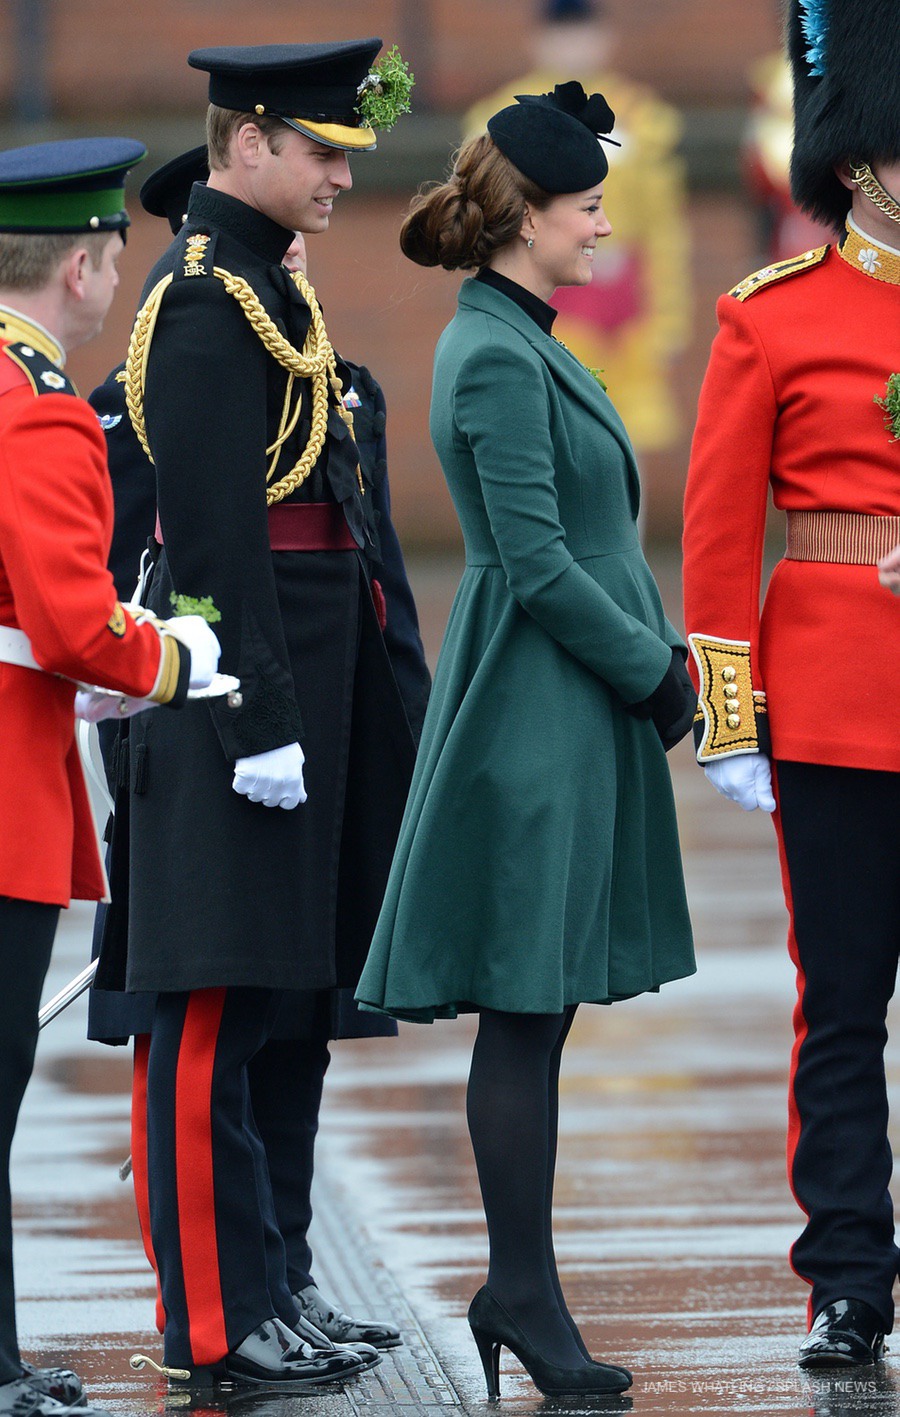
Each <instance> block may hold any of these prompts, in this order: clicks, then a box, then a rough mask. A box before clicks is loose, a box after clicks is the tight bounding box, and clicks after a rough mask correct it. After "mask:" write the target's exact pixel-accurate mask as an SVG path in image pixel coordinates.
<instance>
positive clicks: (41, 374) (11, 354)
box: [3, 344, 78, 396]
mask: <svg viewBox="0 0 900 1417" xmlns="http://www.w3.org/2000/svg"><path fill="white" fill-rule="evenodd" d="M3 352H4V354H5V355H6V356H7V358H8V359H11V360H12V362H13V364H15V365H17V366H18V368H19V369H21V370H22V373H23V374H24V375H25V376H26V378H27V379H28V382H29V384H30V385H31V387H32V389H33V390H34V392H35V393H36V394H75V395H76V396H77V394H78V390H77V389H76V387H75V385H74V384H73V383H72V381H71V379H67V378H66V376H65V374H63V373H62V372H61V371H60V370H59V369H57V367H56V365H55V364H54V363H53V361H52V359H48V358H47V356H46V355H45V354H41V353H40V351H39V350H37V349H35V348H34V346H33V345H30V344H7V345H4V347H3Z"/></svg>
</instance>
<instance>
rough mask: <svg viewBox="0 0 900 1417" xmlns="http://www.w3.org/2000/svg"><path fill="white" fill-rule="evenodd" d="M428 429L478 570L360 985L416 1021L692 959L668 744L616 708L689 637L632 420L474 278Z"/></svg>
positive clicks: (635, 979)
mask: <svg viewBox="0 0 900 1417" xmlns="http://www.w3.org/2000/svg"><path fill="white" fill-rule="evenodd" d="M431 435H432V438H433V440H434V445H435V448H436V449H437V453H438V456H439V458H440V461H441V466H442V468H443V471H444V475H445V476H446V479H447V483H448V486H449V488H450V492H451V495H452V497H453V501H454V504H455V507H456V511H457V514H458V516H459V520H460V524H461V526H462V530H463V535H464V538H465V545H466V566H465V572H464V574H463V578H462V581H461V583H460V586H459V590H458V592H457V594H456V598H455V600H454V603H453V608H452V610H451V612H450V619H449V621H448V624H447V630H446V634H445V637H444V643H443V646H442V648H441V653H440V658H439V660H438V665H437V670H436V673H435V679H434V687H433V690H432V695H431V701H430V704H429V707H428V713H427V716H426V719H425V727H424V731H423V734H422V741H421V745H420V748H419V756H418V760H417V766H416V770H415V775H414V777H413V782H412V787H411V789H410V796H409V801H408V804H407V808H406V814H405V817H404V820H403V825H402V827H401V830H400V838H399V842H398V845H397V850H396V854H395V856H394V862H393V867H392V869H391V874H390V879H389V882H388V887H387V894H386V896H385V901H384V906H383V909H382V911H381V915H380V918H379V921H378V926H377V929H376V932H375V936H374V939H373V942H372V947H371V950H370V952H369V957H368V960H367V962H366V966H365V969H364V971H363V974H362V978H361V980H360V984H359V989H358V991H357V998H358V999H359V1000H360V1001H361V1002H362V1003H363V1004H364V1005H367V1006H370V1007H374V1008H377V1009H380V1010H384V1011H385V1012H387V1013H391V1014H393V1015H395V1017H397V1018H404V1019H412V1020H415V1021H418V1022H423V1023H425V1022H431V1021H432V1020H433V1019H434V1018H447V1017H451V1018H452V1017H455V1015H456V1014H457V1012H459V1011H461V1010H466V1009H472V1008H478V1007H486V1008H491V1009H502V1010H506V1011H509V1012H516V1013H518V1012H522V1013H560V1012H562V1010H563V1009H564V1008H565V1007H566V1005H568V1004H572V1003H578V1002H587V1001H593V1002H595V1003H609V1002H611V1001H613V1000H615V999H621V998H627V997H630V996H632V995H635V994H639V993H643V992H644V991H645V990H648V989H655V988H657V987H658V986H659V985H660V984H662V983H664V982H665V981H666V980H670V979H678V978H682V977H684V976H685V975H688V974H692V973H693V972H694V968H695V965H694V955H693V945H692V939H691V928H690V921H689V918H688V912H687V904H686V900H685V892H684V881H683V877H682V870H681V857H680V852H679V846H678V832H677V826H676V820H675V808H674V803H673V798H672V787H671V780H670V777H669V771H668V766H667V763H666V758H665V753H664V751H663V748H662V745H661V743H660V741H659V738H658V736H657V733H656V730H655V728H654V727H653V724H652V722H650V721H649V720H641V719H637V718H635V717H633V716H632V715H631V714H629V713H628V712H627V711H626V708H625V705H626V704H628V703H636V702H637V701H639V700H641V699H644V698H646V697H648V696H649V695H650V694H651V693H652V691H653V690H654V689H655V688H656V687H657V685H658V684H659V682H660V680H661V679H662V677H663V674H664V673H665V671H666V669H667V667H668V665H669V662H670V660H671V649H672V646H675V645H681V644H682V641H681V639H680V638H679V636H678V634H677V632H676V631H675V630H674V629H673V627H672V626H671V625H670V624H669V623H668V621H667V620H666V618H665V615H664V614H663V609H662V604H661V602H660V597H659V592H658V590H657V587H656V584H655V582H654V580H653V577H652V575H651V573H650V570H649V567H648V566H647V563H646V561H645V560H644V556H643V553H642V551H641V547H640V543H639V540H638V532H637V525H636V517H637V513H638V506H639V500H640V489H639V483H638V473H637V467H636V464H635V460H634V453H633V452H632V449H631V445H630V443H629V441H628V435H627V433H626V432H625V428H624V426H623V424H622V422H621V420H620V418H619V416H618V414H617V413H616V411H615V409H614V408H613V405H612V403H611V402H610V400H609V398H608V397H607V395H606V393H605V392H604V391H603V389H602V388H601V387H600V385H599V384H598V382H597V381H596V379H594V378H593V376H592V375H591V374H590V373H589V372H588V370H587V369H585V367H584V366H583V365H582V364H581V363H580V362H579V361H578V360H577V359H576V358H575V357H574V356H573V355H572V354H570V353H569V351H568V350H567V349H566V348H565V347H564V346H563V345H561V344H560V343H559V341H558V340H555V339H554V338H553V336H552V335H548V334H545V333H544V332H543V331H542V330H541V329H540V328H539V327H538V325H537V324H536V323H535V322H534V321H533V320H532V319H530V317H529V316H528V315H527V314H526V313H525V312H524V311H523V310H522V309H520V308H519V306H518V305H516V303H515V302H514V301H512V300H511V299H509V297H508V296H506V295H504V294H503V293H502V292H501V291H498V290H497V289H496V288H493V287H491V286H488V285H486V284H484V283H483V282H480V281H476V280H467V281H465V282H464V283H463V285H462V288H461V290H460V294H459V309H458V311H457V314H456V316H455V318H454V319H453V320H452V321H451V323H450V324H449V325H448V327H447V329H446V330H445V331H444V333H443V335H442V336H441V339H440V341H439V343H438V347H437V352H436V355H435V367H434V388H433V394H432V406H431Z"/></svg>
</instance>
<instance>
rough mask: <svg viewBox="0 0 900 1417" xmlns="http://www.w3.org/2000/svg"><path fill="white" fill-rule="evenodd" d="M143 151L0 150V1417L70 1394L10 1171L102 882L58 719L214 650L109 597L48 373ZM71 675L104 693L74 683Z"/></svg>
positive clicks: (89, 419) (199, 668)
mask: <svg viewBox="0 0 900 1417" xmlns="http://www.w3.org/2000/svg"><path fill="white" fill-rule="evenodd" d="M143 156H144V148H143V146H142V144H140V143H136V142H133V141H131V140H130V139H120V138H89V139H83V140H78V141H66V142H55V143H42V144H39V145H37V146H34V147H30V148H18V149H15V150H13V151H10V152H5V153H0V665H2V669H3V673H2V676H0V815H2V820H3V821H4V823H6V830H4V832H3V833H2V834H0V970H2V974H3V980H4V987H3V990H2V993H0V1158H2V1160H0V1167H2V1174H0V1413H2V1414H9V1417H12V1414H15V1417H36V1414H39V1415H40V1417H53V1414H58V1413H64V1412H68V1411H70V1410H71V1407H72V1404H77V1403H79V1402H83V1401H84V1398H83V1390H82V1385H81V1382H80V1380H79V1379H78V1378H77V1377H76V1376H75V1374H74V1373H71V1372H69V1371H68V1370H65V1369H46V1368H34V1367H32V1366H31V1365H30V1364H24V1363H23V1362H22V1360H21V1357H20V1354H19V1348H18V1343H17V1338H16V1322H15V1306H14V1294H13V1276H12V1220H11V1207H10V1193H9V1174H8V1161H9V1151H10V1145H11V1142H12V1138H13V1133H14V1130H15V1124H16V1117H17V1114H18V1110H19V1105H20V1103H21V1100H22V1095H23V1093H24V1091H25V1087H26V1085H27V1083H28V1079H29V1076H30V1073H31V1067H32V1061H33V1058H34V1050H35V1044H36V1041H37V1032H38V1004H39V1000H40V992H41V986H42V983H43V980H44V976H45V974H46V971H47V966H48V963H49V959H50V950H51V947H52V944H53V936H54V933H55V931H56V924H57V919H58V916H59V910H60V907H61V906H67V905H68V904H69V901H70V899H71V898H76V899H83V900H98V899H100V898H101V897H103V896H104V894H105V890H106V878H105V875H104V871H103V867H102V863H101V861H100V858H99V855H98V852H97V846H96V835H95V831H94V826H93V820H92V817H91V809H90V804H89V802H88V797H87V792H86V789H85V784H84V779H83V776H82V773H81V768H80V764H79V760H78V750H77V747H76V745H75V740H74V733H73V727H74V718H75V715H76V713H78V714H80V715H81V716H86V717H91V718H96V717H97V716H98V714H99V713H101V712H102V711H105V710H107V709H108V710H111V711H112V712H115V713H118V712H119V710H120V709H124V710H126V711H134V710H137V709H138V708H146V707H148V706H149V705H150V704H163V703H167V704H171V705H173V706H180V705H181V704H182V703H183V702H184V700H185V697H186V695H187V691H188V687H189V685H193V686H194V687H200V686H201V685H203V684H207V683H208V682H209V680H210V678H211V677H212V674H213V672H214V670H215V667H216V660H217V658H218V645H217V643H216V640H215V636H214V635H213V634H212V632H211V630H210V629H209V627H208V626H207V625H206V624H204V623H203V622H202V621H199V620H197V619H196V617H189V618H190V619H191V623H188V620H187V619H186V620H184V621H182V622H181V624H180V626H179V627H178V634H179V636H180V637H181V638H180V639H176V638H175V637H174V632H175V627H174V626H172V625H171V624H170V625H167V626H164V625H162V624H160V623H159V622H154V621H153V620H152V619H150V618H148V619H146V620H144V621H142V622H139V621H138V619H137V618H135V617H133V616H132V615H130V614H128V613H126V611H125V610H124V609H123V607H122V606H121V604H120V603H119V602H118V600H117V599H116V591H115V587H114V585H113V582H112V578H111V576H110V574H109V572H108V570H107V568H106V558H107V553H108V550H109V541H110V535H111V532H112V498H111V494H110V490H109V478H108V474H107V470H106V457H105V449H104V446H103V440H102V436H101V435H100V434H99V430H98V428H97V422H96V419H95V417H94V415H93V413H92V412H91V409H90V408H89V407H88V405H87V404H86V403H85V402H84V401H83V400H82V399H80V398H79V397H78V395H77V393H76V390H75V388H74V387H73V385H72V384H71V383H70V382H69V380H68V378H67V377H66V375H65V373H64V372H63V366H64V364H65V359H66V354H67V352H68V351H69V350H71V349H74V348H76V347H77V346H79V345H81V344H83V343H85V342H86V341H87V340H89V339H91V338H93V336H94V335H95V334H97V332H98V330H99V329H100V327H101V325H102V323H103V319H104V316H105V315H106V312H107V310H108V309H109V305H110V302H111V300H112V297H113V294H114V291H115V288H116V285H117V274H116V260H117V257H118V256H119V254H120V252H121V250H122V244H123V242H122V234H123V233H124V230H125V227H126V226H127V225H128V215H127V213H126V211H125V207H124V201H123V195H124V184H125V175H126V173H127V171H128V169H129V168H130V167H132V166H133V165H134V164H135V163H136V162H139V161H140V160H141V158H142V157H143ZM82 681H83V682H85V683H87V684H89V685H98V684H100V685H104V686H105V687H106V688H108V689H114V690H115V691H117V692H116V694H115V695H113V696H112V697H110V696H108V695H106V694H102V693H100V692H96V691H94V690H84V691H81V692H79V693H78V694H77V695H76V686H77V684H78V682H82ZM120 696H121V697H120ZM128 698H131V699H132V700H134V702H132V703H128V702H127V699H128ZM13 821H14V822H15V830H14V831H13V830H11V829H10V826H9V824H10V823H12V822H13ZM78 1410H79V1411H80V1412H85V1413H90V1412H91V1411H93V1410H95V1409H89V1408H86V1407H84V1406H82V1407H79V1409H78Z"/></svg>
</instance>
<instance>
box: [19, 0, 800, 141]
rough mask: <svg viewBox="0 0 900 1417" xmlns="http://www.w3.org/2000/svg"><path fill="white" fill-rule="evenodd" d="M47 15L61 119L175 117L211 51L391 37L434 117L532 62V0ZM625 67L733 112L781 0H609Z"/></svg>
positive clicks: (117, 1)
mask: <svg viewBox="0 0 900 1417" xmlns="http://www.w3.org/2000/svg"><path fill="white" fill-rule="evenodd" d="M33 3H35V4H38V3H42V4H44V5H45V6H46V10H45V13H46V16H47V26H48V32H49V37H50V80H51V90H52V94H53V97H54V101H55V105H56V109H57V112H58V114H59V115H61V116H78V115H95V114H108V113H109V112H110V111H114V110H118V111H119V112H122V113H125V112H128V111H129V110H142V111H145V112H151V111H154V110H159V111H169V112H171V111H178V110H184V109H187V108H190V107H192V106H193V105H195V104H197V103H198V102H202V99H203V95H204V93H205V89H204V80H203V78H202V76H201V75H199V74H197V73H196V72H195V71H193V70H191V69H189V68H188V67H187V66H186V64H185V62H184V59H185V55H186V54H187V53H188V51H189V50H190V49H193V48H197V47H199V46H201V45H209V44H250V43H253V44H265V43H276V42H281V41H285V40H301V39H302V40H317V39H343V38H349V37H351V36H359V35H364V34H381V35H383V36H384V37H385V39H386V40H387V41H388V42H392V41H393V40H395V39H396V40H398V41H399V42H400V44H401V46H402V47H403V48H404V50H405V51H406V52H407V53H408V55H409V57H410V58H411V59H412V60H413V61H414V67H416V65H418V67H419V68H420V72H421V75H422V79H423V84H425V85H426V87H427V91H428V96H429V97H430V99H431V101H432V102H433V103H434V105H435V106H437V107H438V108H449V109H459V108H462V107H464V106H465V105H467V104H469V103H471V102H472V101H473V100H475V99H476V98H478V97H480V96H481V95H482V94H483V93H485V92H486V91H488V90H490V89H491V88H493V87H494V86H496V85H497V84H498V83H499V82H501V81H502V80H503V79H506V78H511V77H513V76H514V75H515V74H517V73H521V72H522V69H523V65H524V64H526V62H527V59H526V56H527V54H528V48H529V35H530V30H531V25H532V19H533V16H534V15H535V13H537V10H538V6H537V4H535V3H534V0H365V3H360V0H326V3H318V4H314V3H312V0H265V3H263V4H257V5H248V4H247V3H246V0H152V3H144V4H142V3H139V0H130V3H123V0H33ZM609 8H610V11H611V12H612V13H614V14H615V15H616V17H617V19H618V20H619V22H620V32H621V53H620V62H621V67H622V68H623V69H624V70H625V71H626V72H629V73H631V74H633V75H634V76H635V77H636V78H641V79H644V80H646V81H647V82H650V83H652V84H653V85H654V86H656V87H658V88H659V89H661V90H662V91H663V92H664V93H666V94H668V95H669V96H670V97H672V98H674V99H676V100H677V101H679V102H683V103H687V104H692V105H697V104H699V105H703V104H717V105H729V104H734V103H736V102H740V101H741V98H742V96H743V94H744V92H745V73H746V68H747V64H748V63H749V61H750V60H751V59H752V58H754V57H755V56H757V55H759V54H762V53H765V52H766V50H768V49H770V48H772V47H774V45H775V44H776V43H777V40H778V22H777V18H776V14H777V9H778V6H777V0H609ZM12 16H13V6H12V3H11V0H6V3H4V4H0V104H6V103H8V101H9V95H10V92H11V83H12V66H13V64H14V62H15V54H14V48H13V18H12Z"/></svg>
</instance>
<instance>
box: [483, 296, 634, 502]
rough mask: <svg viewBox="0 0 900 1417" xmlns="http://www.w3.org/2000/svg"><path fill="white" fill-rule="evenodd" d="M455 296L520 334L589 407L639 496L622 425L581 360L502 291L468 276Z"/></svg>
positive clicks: (569, 389) (628, 444) (611, 405)
mask: <svg viewBox="0 0 900 1417" xmlns="http://www.w3.org/2000/svg"><path fill="white" fill-rule="evenodd" d="M458 299H459V304H460V306H462V307H463V308H464V309H470V310H480V311H481V312H482V313H483V314H485V315H492V316H494V317H495V318H496V319H498V320H502V321H503V323H504V324H506V325H509V326H511V327H512V329H514V330H516V331H517V332H518V333H519V334H520V335H522V336H524V338H525V339H526V340H527V341H528V343H529V344H530V345H531V347H532V349H534V350H535V351H536V352H537V353H538V354H539V355H540V357H541V358H542V359H543V361H544V363H545V364H546V365H547V366H548V368H549V369H550V370H551V371H552V373H553V375H554V377H555V378H556V379H557V380H558V381H559V382H560V383H561V384H564V385H565V387H566V389H567V390H568V391H569V392H570V393H571V394H572V395H573V396H574V397H575V398H576V399H578V401H579V402H580V403H581V404H583V405H584V407H585V408H587V409H589V410H590V412H591V413H592V414H593V415H594V416H595V417H596V418H599V419H600V420H601V422H602V423H604V424H605V425H606V427H607V428H608V429H609V430H610V432H611V433H612V434H613V435H614V437H615V438H616V439H617V441H618V442H619V443H621V445H622V449H623V451H624V453H625V459H626V462H627V464H628V471H629V477H630V480H631V482H632V493H633V494H635V496H636V498H639V496H640V491H639V486H640V484H639V480H638V470H637V463H636V462H635V457H634V449H633V448H632V446H631V441H630V439H629V437H628V433H627V432H626V430H625V425H624V423H623V422H622V420H621V418H620V417H619V415H618V413H617V412H616V409H615V408H614V406H613V404H612V403H611V401H610V399H609V397H608V396H607V394H606V393H605V391H604V390H603V389H602V388H601V387H600V385H599V384H598V383H597V380H596V379H595V378H594V377H593V376H592V375H591V374H590V373H589V371H588V370H587V369H586V368H585V366H584V365H583V364H582V363H581V360H580V359H576V357H575V355H574V354H572V353H571V352H570V351H569V350H568V349H566V347H565V345H564V344H561V343H560V341H559V340H558V339H554V337H553V335H546V334H544V331H543V330H542V329H541V328H540V327H539V326H538V325H536V324H535V322H534V320H532V318H531V316H530V315H527V314H526V313H525V311H524V310H522V309H521V308H520V307H519V306H518V305H517V304H516V303H515V301H514V300H510V299H509V297H508V296H506V295H504V294H503V293H502V291H499V290H495V289H494V288H493V286H490V285H485V284H484V282H483V281H480V280H474V279H471V278H470V279H469V280H465V281H463V283H462V285H461V286H460V290H459V297H458Z"/></svg>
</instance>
